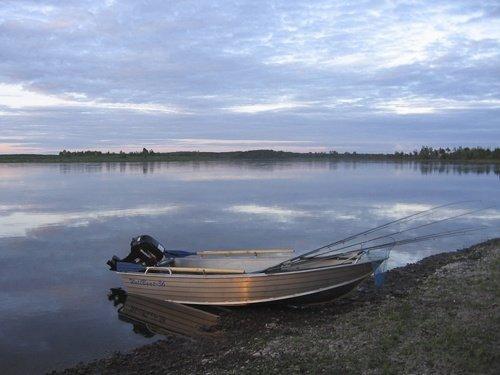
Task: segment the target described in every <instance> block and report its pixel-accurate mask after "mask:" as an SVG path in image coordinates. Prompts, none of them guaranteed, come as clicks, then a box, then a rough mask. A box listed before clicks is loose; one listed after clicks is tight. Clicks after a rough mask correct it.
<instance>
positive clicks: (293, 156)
mask: <svg viewBox="0 0 500 375" xmlns="http://www.w3.org/2000/svg"><path fill="white" fill-rule="evenodd" d="M208 160H394V161H404V160H416V161H478V162H479V161H485V162H495V163H498V162H500V148H498V147H497V148H494V149H488V148H482V147H458V148H453V149H450V148H432V147H427V146H424V147H422V148H421V149H420V150H415V151H413V152H408V153H406V152H394V153H392V154H367V153H357V152H337V151H329V152H308V153H299V152H287V151H273V150H252V151H231V152H199V151H186V152H155V151H153V150H147V149H146V148H144V149H143V150H142V151H140V152H128V153H126V152H123V151H120V152H118V153H116V152H102V151H66V150H63V151H61V152H59V154H58V155H40V154H15V155H0V162H63V163H66V162H127V161H131V162H133V161H208Z"/></svg>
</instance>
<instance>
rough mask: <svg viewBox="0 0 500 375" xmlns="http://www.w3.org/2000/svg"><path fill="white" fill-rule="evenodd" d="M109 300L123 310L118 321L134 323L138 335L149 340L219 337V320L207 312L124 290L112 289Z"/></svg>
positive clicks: (119, 313) (119, 311) (216, 316)
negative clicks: (178, 337) (155, 338)
mask: <svg viewBox="0 0 500 375" xmlns="http://www.w3.org/2000/svg"><path fill="white" fill-rule="evenodd" d="M108 299H109V300H110V301H113V304H114V305H115V306H119V308H118V319H120V320H122V321H124V322H127V323H131V324H132V325H133V326H134V328H133V330H134V332H135V333H137V334H140V335H142V336H145V337H153V336H154V335H155V334H158V335H164V336H171V335H181V336H188V337H210V336H213V335H215V333H216V330H215V326H216V325H217V324H218V321H219V316H218V315H215V314H212V313H210V312H207V311H204V310H200V309H197V308H194V307H190V306H185V305H181V304H179V303H175V302H168V301H161V300H158V299H152V298H148V297H144V296H140V295H137V294H129V293H127V292H126V291H125V290H123V289H121V288H111V289H110V293H109V294H108Z"/></svg>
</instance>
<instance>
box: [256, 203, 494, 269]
mask: <svg viewBox="0 0 500 375" xmlns="http://www.w3.org/2000/svg"><path fill="white" fill-rule="evenodd" d="M426 211H427V210H426ZM484 228H487V227H486V226H480V227H472V228H464V229H458V230H451V231H446V232H438V233H431V234H428V235H424V236H418V237H413V238H407V239H403V240H397V241H396V240H394V239H393V241H391V242H387V243H384V244H379V245H373V246H370V247H367V248H364V249H363V248H362V249H360V251H362V252H366V251H368V250H374V249H382V248H387V247H391V248H392V247H394V246H397V245H403V244H407V243H414V242H421V241H427V240H432V239H436V238H440V237H446V236H454V235H457V236H458V235H463V234H466V233H469V232H472V231H477V230H481V229H484ZM389 236H393V234H391V235H389ZM386 237H387V236H386ZM323 248H324V247H323ZM311 253H314V251H312V252H308V253H306V254H302V255H300V256H297V257H295V258H291V259H288V260H286V261H284V262H281V263H278V264H276V265H274V266H271V267H268V268H266V269H265V270H263V271H262V272H266V273H268V272H272V271H274V270H277V269H280V268H282V267H286V266H290V265H292V264H294V263H297V262H299V261H301V260H305V259H314V258H315V257H307V254H311ZM336 255H338V253H337V254H331V255H330V256H329V257H323V259H330V258H333V257H335V256H336Z"/></svg>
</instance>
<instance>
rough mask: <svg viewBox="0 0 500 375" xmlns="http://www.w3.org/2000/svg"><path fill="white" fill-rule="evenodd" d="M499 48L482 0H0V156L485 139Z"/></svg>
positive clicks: (391, 145)
mask: <svg viewBox="0 0 500 375" xmlns="http://www.w3.org/2000/svg"><path fill="white" fill-rule="evenodd" d="M499 47H500V7H499V6H498V3H497V2H496V1H481V2H476V1H459V0H458V1H451V0H448V1H432V2H430V1H416V2H415V1H398V2H393V1H360V2H355V3H347V2H345V3H342V2H330V1H328V2H326V1H325V2H321V1H319V2H314V3H311V2H308V1H282V2H281V1H277V2H258V1H252V2H250V1H247V2H245V1H238V2H228V1H221V2H217V1H213V2H206V3H205V2H198V1H192V2H189V1H186V2H164V1H149V2H136V1H95V0H93V1H92V0H87V1H84V0H80V1H71V0H69V1H64V2H59V1H50V0H45V1H28V0H26V1H8V0H7V1H3V2H2V4H1V5H0V130H1V132H0V153H2V152H16V151H39V152H50V151H55V150H59V149H61V148H70V149H74V148H100V149H115V148H120V147H124V146H125V147H124V148H137V147H142V146H143V145H144V146H147V147H153V148H156V149H175V148H179V147H180V148H181V149H214V150H215V149H217V150H224V149H242V148H246V149H248V148H263V147H265V148H280V149H297V150H311V149H312V150H322V149H325V150H326V149H330V148H336V149H340V150H343V149H357V150H367V151H380V150H382V151H393V150H395V149H409V148H412V147H416V146H418V145H420V144H422V143H426V144H446V145H457V144H471V143H473V144H478V145H485V146H495V145H498V142H496V144H495V143H494V139H499V136H500V130H499V126H498V123H499V119H500V116H499V112H500V95H499V91H500V90H499V87H500V85H499V78H498V77H500V68H499V66H500V64H499V63H500V48H499ZM495 137H496V138H495ZM178 139H182V140H184V141H183V144H182V145H179V144H178V143H179V142H177V143H176V142H175V140H178ZM198 139H200V140H203V141H205V140H207V139H209V140H212V141H213V142H211V143H210V142H201V143H200V141H199V140H198ZM186 140H192V142H191V143H189V142H186ZM258 140H264V141H266V142H263V143H262V145H260V144H257V145H256V144H255V141H258ZM252 141H253V142H252ZM276 141H288V142H291V143H285V144H282V143H280V142H276ZM273 142H274V143H273ZM293 142H297V143H293ZM259 146H262V147H259Z"/></svg>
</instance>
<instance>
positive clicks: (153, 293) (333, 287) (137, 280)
mask: <svg viewBox="0 0 500 375" xmlns="http://www.w3.org/2000/svg"><path fill="white" fill-rule="evenodd" d="M372 272H373V265H372V262H359V263H355V264H346V265H335V266H328V267H321V268H312V269H303V270H296V271H290V272H280V273H269V274H266V273H250V274H236V275H218V274H216V275H200V274H194V275H193V274H176V273H173V274H168V273H129V272H119V275H120V277H121V279H122V282H123V286H124V288H125V289H126V290H127V292H129V293H134V294H139V295H143V296H146V297H150V298H155V299H160V300H164V301H170V302H177V303H182V304H188V305H216V306H239V305H248V304H255V303H266V302H274V301H286V300H297V299H302V298H304V297H307V296H310V297H311V296H314V295H315V294H317V295H318V296H319V295H333V296H338V295H341V294H345V293H347V292H349V291H350V289H352V288H354V287H355V286H356V284H358V283H359V282H361V281H362V280H363V279H365V278H367V277H368V276H370V275H371V274H372ZM305 299H307V298H305Z"/></svg>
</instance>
